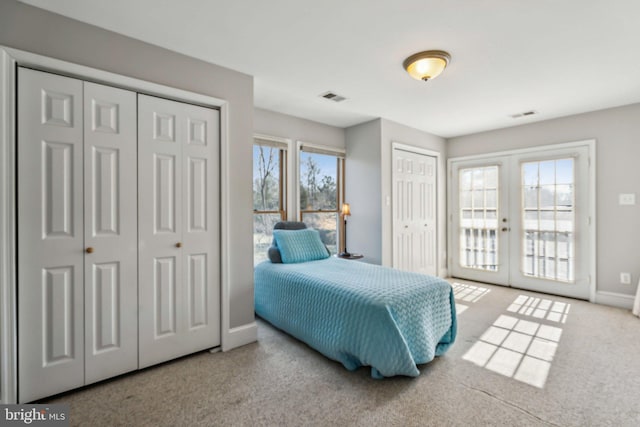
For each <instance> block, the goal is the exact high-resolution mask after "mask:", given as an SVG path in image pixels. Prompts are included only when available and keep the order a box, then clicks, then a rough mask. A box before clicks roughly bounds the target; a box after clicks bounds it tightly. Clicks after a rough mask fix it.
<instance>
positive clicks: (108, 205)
mask: <svg viewBox="0 0 640 427" xmlns="http://www.w3.org/2000/svg"><path fill="white" fill-rule="evenodd" d="M136 114H137V112H136V94H135V93H134V92H130V91H126V90H122V89H116V88H113V87H109V86H103V85H98V84H94V83H88V82H85V83H84V182H85V198H84V212H85V227H84V235H85V293H86V294H85V313H86V318H85V359H86V360H85V373H86V383H87V384H88V383H92V382H95V381H99V380H102V379H105V378H109V377H112V376H115V375H118V374H121V373H124V372H127V371H131V370H134V369H136V368H137V367H138V328H137V323H138V275H137V267H138V265H137V259H136V256H137V245H138V239H137V234H138V230H137V191H136V182H137V174H136V169H137V162H136V156H137V120H136Z"/></svg>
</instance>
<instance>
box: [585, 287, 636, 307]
mask: <svg viewBox="0 0 640 427" xmlns="http://www.w3.org/2000/svg"><path fill="white" fill-rule="evenodd" d="M633 299H634V297H633V295H626V294H619V293H616V292H606V291H597V292H596V299H595V301H594V302H595V303H596V304H603V305H610V306H613V307H620V308H624V309H627V310H631V308H633Z"/></svg>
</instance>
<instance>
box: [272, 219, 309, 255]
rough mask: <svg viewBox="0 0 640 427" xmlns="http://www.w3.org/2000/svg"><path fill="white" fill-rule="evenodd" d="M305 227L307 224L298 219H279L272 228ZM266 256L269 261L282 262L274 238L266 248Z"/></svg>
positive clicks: (294, 228)
mask: <svg viewBox="0 0 640 427" xmlns="http://www.w3.org/2000/svg"><path fill="white" fill-rule="evenodd" d="M305 228H307V224H305V223H304V222H300V221H280V222H278V223H276V225H274V226H273V229H274V230H303V229H305ZM267 256H268V257H269V260H270V261H271V262H273V263H275V264H282V256H281V255H280V249H278V246H277V245H276V239H273V242H271V246H270V247H269V249H268V250H267Z"/></svg>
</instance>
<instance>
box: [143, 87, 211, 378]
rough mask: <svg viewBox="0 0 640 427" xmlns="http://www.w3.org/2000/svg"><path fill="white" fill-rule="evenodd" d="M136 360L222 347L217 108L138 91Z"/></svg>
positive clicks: (148, 360) (148, 362)
mask: <svg viewBox="0 0 640 427" xmlns="http://www.w3.org/2000/svg"><path fill="white" fill-rule="evenodd" d="M138 120H139V126H138V149H139V153H138V170H139V176H140V181H139V186H140V187H139V198H138V215H139V227H140V242H139V243H140V248H139V262H140V263H139V277H140V280H139V290H140V292H139V297H140V300H139V306H140V311H139V322H140V335H139V338H140V341H139V346H140V347H139V365H140V368H143V367H145V366H150V365H153V364H155V363H158V362H161V361H164V360H168V359H172V358H175V357H179V356H182V355H185V354H189V353H193V352H195V351H198V350H203V349H207V348H211V347H215V346H218V345H219V344H220V281H219V278H220V252H219V241H220V230H219V211H220V207H219V206H220V205H219V203H220V195H219V187H220V185H219V179H220V177H219V169H218V165H219V147H220V144H219V141H220V140H219V138H220V130H219V126H220V116H219V112H218V111H217V110H213V109H209V108H204V107H199V106H195V105H189V104H184V103H180V102H176V101H171V100H167V99H162V98H156V97H152V96H146V95H138Z"/></svg>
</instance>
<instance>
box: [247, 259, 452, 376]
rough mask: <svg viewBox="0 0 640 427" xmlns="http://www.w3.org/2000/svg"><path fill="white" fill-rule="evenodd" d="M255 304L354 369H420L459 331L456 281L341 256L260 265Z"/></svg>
mask: <svg viewBox="0 0 640 427" xmlns="http://www.w3.org/2000/svg"><path fill="white" fill-rule="evenodd" d="M255 311H256V313H257V314H258V315H259V316H260V317H261V318H263V319H265V320H267V321H268V322H269V323H271V324H272V325H274V326H275V327H277V328H279V329H282V330H283V331H285V332H287V333H289V334H291V335H293V336H294V337H296V338H297V339H299V340H301V341H304V342H305V343H307V344H308V345H309V346H311V347H313V348H314V349H316V350H318V351H319V352H321V353H322V354H324V355H325V356H327V357H328V358H330V359H333V360H337V361H339V362H341V363H342V364H343V365H344V366H345V367H346V368H347V369H349V370H355V369H357V368H358V367H360V366H371V376H372V377H374V378H382V377H390V376H394V375H406V376H411V377H415V376H418V375H420V371H419V370H418V368H417V366H416V365H420V364H423V363H427V362H429V361H431V360H433V358H434V357H435V356H440V355H442V354H444V353H445V352H446V351H447V349H448V348H449V346H451V344H453V342H454V341H455V337H456V310H455V302H454V299H453V290H452V288H451V285H450V284H449V283H448V282H446V281H445V280H442V279H440V278H438V277H433V276H426V275H422V274H417V273H409V272H404V271H399V270H394V269H391V268H386V267H381V266H378V265H372V264H366V263H363V262H356V261H348V260H343V259H339V258H335V257H330V258H327V259H324V260H319V261H311V262H304V263H299V264H272V263H271V262H269V261H265V262H263V263H261V264H259V265H257V266H256V268H255Z"/></svg>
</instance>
